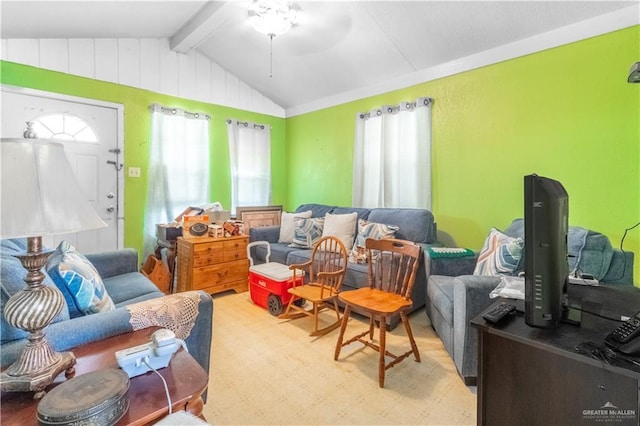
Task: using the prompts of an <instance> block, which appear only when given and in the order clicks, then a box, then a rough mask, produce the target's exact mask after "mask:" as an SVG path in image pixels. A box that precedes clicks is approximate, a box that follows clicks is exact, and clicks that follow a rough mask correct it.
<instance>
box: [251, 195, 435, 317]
mask: <svg viewBox="0 0 640 426" xmlns="http://www.w3.org/2000/svg"><path fill="white" fill-rule="evenodd" d="M306 211H311V212H312V214H311V217H325V215H326V214H327V213H331V214H334V215H336V214H348V213H353V212H356V213H357V215H358V220H360V219H365V220H367V221H369V222H375V223H382V224H385V225H395V226H398V227H399V229H398V231H396V235H395V237H396V238H399V239H402V240H409V241H413V242H415V243H418V244H420V245H421V246H422V247H423V249H426V248H427V247H429V246H431V245H438V243H437V240H436V223H435V221H434V218H433V214H432V213H431V212H430V211H429V210H426V209H411V208H374V209H366V208H356V207H338V206H330V205H325V204H302V205H300V206H299V207H298V208H297V209H296V210H295V212H296V213H300V212H306ZM279 235H280V227H279V226H270V227H259V228H251V229H250V230H249V240H250V241H251V242H254V241H267V242H269V243H270V249H271V256H270V262H278V263H282V264H285V265H291V264H295V263H304V262H306V261H307V260H309V257H310V255H311V250H310V249H300V248H295V247H290V246H289V245H288V244H286V243H278V239H279ZM252 250H253V251H252V257H253V258H254V260H255V262H256V264H260V263H264V262H265V258H266V255H267V249H266V247H264V246H257V247H253V248H252ZM347 250H351V247H347ZM367 273H368V271H367V265H364V264H356V263H349V265H348V267H347V273H346V275H345V278H344V282H343V285H342V291H349V290H354V289H357V288H361V287H366V286H367ZM426 285H427V276H426V274H425V268H424V265H423V264H422V265H421V266H420V268H419V269H418V272H417V276H416V280H415V284H414V287H413V293H412V300H413V308H412V310H413V311H415V310H417V309H419V308H421V307H422V306H424V301H425V297H426ZM398 320H399V319H398V318H393V319H390V320H389V327H395V325H397V323H398Z"/></svg>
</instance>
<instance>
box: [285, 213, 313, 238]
mask: <svg viewBox="0 0 640 426" xmlns="http://www.w3.org/2000/svg"><path fill="white" fill-rule="evenodd" d="M312 213H313V212H312V211H311V210H307V211H306V212H299V213H287V212H282V215H281V216H280V236H279V237H278V242H279V243H286V244H291V243H292V242H293V231H294V230H295V218H296V217H300V218H304V219H307V218H310V217H311V214H312Z"/></svg>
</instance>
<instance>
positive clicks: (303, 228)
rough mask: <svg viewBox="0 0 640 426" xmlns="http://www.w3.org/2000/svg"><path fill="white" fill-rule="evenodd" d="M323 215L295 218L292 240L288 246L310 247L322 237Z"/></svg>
mask: <svg viewBox="0 0 640 426" xmlns="http://www.w3.org/2000/svg"><path fill="white" fill-rule="evenodd" d="M323 228H324V217H312V218H308V219H301V218H296V219H295V229H294V231H293V242H292V243H291V244H289V247H295V248H312V247H313V246H314V245H315V243H317V242H318V240H319V239H320V238H322V229H323Z"/></svg>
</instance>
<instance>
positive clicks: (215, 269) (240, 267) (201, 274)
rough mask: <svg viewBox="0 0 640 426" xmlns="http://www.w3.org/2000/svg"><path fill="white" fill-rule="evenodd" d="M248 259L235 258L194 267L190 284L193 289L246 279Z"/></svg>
mask: <svg viewBox="0 0 640 426" xmlns="http://www.w3.org/2000/svg"><path fill="white" fill-rule="evenodd" d="M248 267H249V261H248V260H246V259H245V260H237V261H234V262H227V263H222V264H218V265H210V266H203V267H200V268H194V270H193V277H192V285H193V288H194V289H195V290H200V289H205V288H207V287H213V286H218V285H221V284H224V283H228V282H233V281H242V280H244V281H246V280H247V279H248V273H247V270H248Z"/></svg>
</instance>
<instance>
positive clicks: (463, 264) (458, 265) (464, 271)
mask: <svg viewBox="0 0 640 426" xmlns="http://www.w3.org/2000/svg"><path fill="white" fill-rule="evenodd" d="M477 261H478V254H477V253H476V254H474V255H473V256H465V257H438V258H431V257H429V255H428V254H427V252H426V251H425V266H426V267H427V271H428V275H445V276H447V277H458V276H461V275H472V274H473V270H474V269H475V267H476V263H477Z"/></svg>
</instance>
